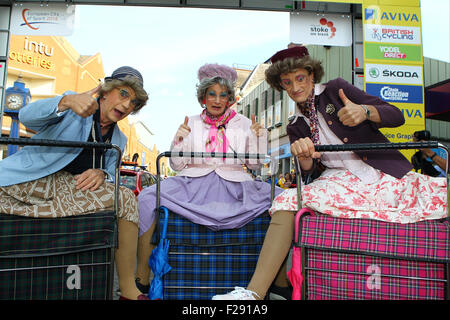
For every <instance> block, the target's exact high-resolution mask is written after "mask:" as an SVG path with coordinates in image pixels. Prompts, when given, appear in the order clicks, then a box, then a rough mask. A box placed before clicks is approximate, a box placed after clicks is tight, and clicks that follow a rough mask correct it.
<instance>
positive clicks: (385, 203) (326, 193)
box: [269, 169, 448, 223]
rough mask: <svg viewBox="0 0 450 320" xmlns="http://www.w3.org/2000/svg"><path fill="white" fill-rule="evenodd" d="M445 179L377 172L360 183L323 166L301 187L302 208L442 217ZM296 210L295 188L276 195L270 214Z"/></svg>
mask: <svg viewBox="0 0 450 320" xmlns="http://www.w3.org/2000/svg"><path fill="white" fill-rule="evenodd" d="M447 197H448V195H447V181H446V178H439V177H436V178H434V177H430V176H426V175H422V174H419V173H416V172H412V171H411V172H409V173H407V174H406V175H405V176H404V177H403V178H402V179H396V178H394V177H392V176H390V175H388V174H385V173H383V172H380V179H379V180H378V181H377V182H374V183H372V184H367V183H363V182H362V181H361V180H360V179H359V178H358V177H356V176H355V175H353V174H352V173H351V172H350V171H348V170H345V169H327V170H326V171H325V172H324V173H323V174H322V176H320V177H319V178H317V179H316V180H314V181H313V182H312V183H310V184H308V185H306V186H302V200H303V201H302V207H307V208H310V209H312V210H315V211H317V212H320V213H324V214H328V215H331V216H334V217H341V218H367V219H376V220H383V221H387V222H395V223H412V222H418V221H422V220H428V219H441V218H445V217H446V216H447V214H448V211H447V210H448V200H447ZM279 210H288V211H297V210H298V208H297V189H287V190H285V191H284V192H283V193H281V194H280V195H279V196H277V197H276V198H275V199H274V201H273V203H272V207H271V208H270V210H269V212H270V214H273V213H274V212H276V211H279Z"/></svg>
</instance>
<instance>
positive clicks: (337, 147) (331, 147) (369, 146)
mask: <svg viewBox="0 0 450 320" xmlns="http://www.w3.org/2000/svg"><path fill="white" fill-rule="evenodd" d="M439 147H441V145H440V144H439V143H438V142H437V141H425V142H400V143H390V142H386V143H356V144H328V145H315V146H314V149H315V150H316V151H318V152H321V151H327V152H334V151H360V150H387V149H397V150H399V149H424V148H439Z"/></svg>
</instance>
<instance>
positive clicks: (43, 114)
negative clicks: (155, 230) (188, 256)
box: [0, 66, 148, 300]
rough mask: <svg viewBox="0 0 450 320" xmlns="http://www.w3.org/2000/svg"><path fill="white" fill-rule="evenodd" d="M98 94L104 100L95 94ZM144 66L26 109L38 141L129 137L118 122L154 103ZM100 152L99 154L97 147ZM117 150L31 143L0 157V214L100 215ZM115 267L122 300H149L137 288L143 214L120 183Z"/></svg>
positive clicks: (108, 204) (23, 114) (24, 118)
mask: <svg viewBox="0 0 450 320" xmlns="http://www.w3.org/2000/svg"><path fill="white" fill-rule="evenodd" d="M94 95H97V96H98V97H97V98H94V97H93V96H94ZM147 100H148V95H147V93H146V92H145V90H144V88H143V79H142V75H141V74H140V73H139V71H137V70H135V69H133V68H131V67H127V66H124V67H120V68H118V69H116V70H115V71H114V72H113V73H112V75H111V77H107V78H105V83H104V84H103V85H99V86H97V87H96V88H94V89H91V90H89V91H87V92H84V93H79V94H77V93H75V92H66V93H64V94H63V95H62V96H58V97H55V98H49V99H43V100H39V101H36V102H33V103H30V104H29V105H27V106H25V107H24V108H23V109H21V110H20V113H19V119H20V121H21V122H22V123H23V124H24V125H25V126H26V127H28V128H30V129H33V130H35V131H36V132H37V134H36V135H34V136H33V138H32V139H50V140H70V141H81V142H88V141H89V142H97V141H99V142H111V143H113V144H116V145H118V146H119V147H120V148H121V149H122V150H123V149H124V148H125V145H126V141H127V138H126V136H125V135H124V134H123V133H122V132H121V131H120V129H119V127H118V126H117V125H116V123H117V122H118V121H120V120H122V119H124V118H126V117H127V116H128V115H129V114H130V113H136V112H138V111H139V110H140V109H141V108H142V107H143V106H144V105H145V104H146V102H147ZM94 150H95V151H94ZM115 159H116V155H115V153H114V151H113V150H107V151H106V152H104V151H103V150H99V149H84V150H83V149H80V148H59V147H44V146H26V147H24V148H22V149H21V150H20V151H18V152H17V153H15V154H13V155H12V156H9V157H7V158H5V159H4V160H2V161H0V212H1V213H3V214H13V215H20V216H27V217H35V218H45V217H63V216H72V215H83V214H89V213H95V212H98V211H99V210H105V209H111V208H113V199H114V197H113V195H114V185H113V184H112V183H110V182H106V180H109V181H112V182H113V181H114V180H113V179H114V171H115ZM119 193H120V196H119V212H118V213H117V214H118V217H119V219H118V228H119V246H118V249H117V250H116V255H115V258H116V265H117V273H118V277H119V286H120V290H121V294H122V296H121V298H122V299H133V300H134V299H148V298H146V296H145V295H143V294H142V292H140V291H139V290H138V289H137V287H136V285H135V281H134V280H135V279H134V278H135V276H134V271H135V267H136V253H137V242H138V221H139V217H138V214H139V211H138V203H137V199H136V196H135V195H134V194H133V193H132V192H131V190H129V189H127V188H125V187H120V191H119Z"/></svg>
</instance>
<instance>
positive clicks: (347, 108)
mask: <svg viewBox="0 0 450 320" xmlns="http://www.w3.org/2000/svg"><path fill="white" fill-rule="evenodd" d="M339 98H341V101H342V102H343V103H344V107H343V108H341V109H340V110H339V111H338V113H337V116H338V117H339V120H340V121H341V122H342V124H343V125H345V126H348V127H354V126H357V125H358V124H360V123H361V122H363V121H364V120H367V116H366V111H365V110H364V108H363V107H362V106H361V105H359V104H355V103H353V102H352V101H350V99H349V98H347V96H346V95H345V93H344V90H342V89H339Z"/></svg>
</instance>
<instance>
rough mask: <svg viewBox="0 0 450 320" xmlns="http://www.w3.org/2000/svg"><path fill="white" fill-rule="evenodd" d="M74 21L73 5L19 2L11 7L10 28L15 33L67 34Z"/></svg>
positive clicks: (70, 30) (70, 32)
mask: <svg viewBox="0 0 450 320" xmlns="http://www.w3.org/2000/svg"><path fill="white" fill-rule="evenodd" d="M74 21H75V6H74V5H66V4H65V3H46V4H45V5H41V4H39V3H21V5H20V6H19V5H17V6H13V7H12V11H11V27H10V30H11V33H12V34H15V35H40V36H69V35H71V34H72V33H73V26H74Z"/></svg>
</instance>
